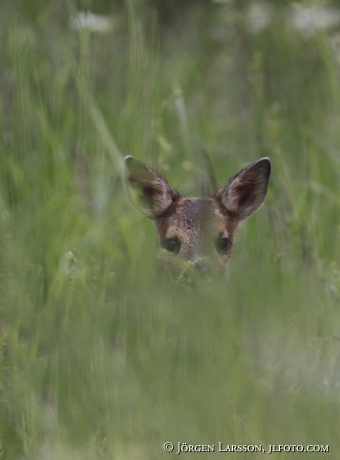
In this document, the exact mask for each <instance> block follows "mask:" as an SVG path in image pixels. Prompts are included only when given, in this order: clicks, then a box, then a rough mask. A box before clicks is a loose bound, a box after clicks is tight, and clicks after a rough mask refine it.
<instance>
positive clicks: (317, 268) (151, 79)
mask: <svg viewBox="0 0 340 460" xmlns="http://www.w3.org/2000/svg"><path fill="white" fill-rule="evenodd" d="M250 3H251V2H250ZM237 8H238V6H237ZM287 8H288V7H287ZM103 9H105V4H104V3H103ZM108 9H109V8H107V9H106V13H110V14H111V16H110V17H111V19H112V24H113V28H112V30H110V31H109V32H106V33H99V32H91V31H89V30H88V29H86V28H82V29H80V30H72V29H71V28H70V27H69V19H70V17H71V16H72V15H74V14H75V13H76V11H77V10H76V3H73V2H68V3H67V6H65V5H64V6H63V5H59V6H57V5H52V4H45V2H39V1H37V2H35V3H32V5H31V8H29V7H28V6H26V7H25V8H24V7H23V6H22V5H21V3H20V2H3V3H1V5H0V13H1V14H0V21H1V23H0V25H1V30H2V32H1V44H2V46H1V47H0V58H1V63H2V65H1V66H0V86H1V92H2V96H1V110H0V114H1V116H0V123H1V132H2V137H1V141H0V155H1V157H0V158H1V159H0V211H1V219H0V227H1V233H0V239H1V243H0V251H1V257H0V274H1V291H0V295H1V297H0V299H1V301H0V320H1V328H0V332H1V335H0V340H1V357H0V372H1V387H0V400H1V408H0V458H3V459H12V458H13V459H22V458H24V459H26V458H27V459H39V460H40V459H44V460H45V459H78V458H79V459H82V460H83V459H86V458H89V459H91V460H93V459H97V458H98V459H99V458H105V459H127V460H132V459H143V460H144V459H159V458H174V457H175V453H176V446H177V442H186V443H188V444H193V445H201V444H209V445H211V444H215V445H216V446H217V444H218V442H219V441H220V442H223V444H224V445H227V444H261V445H263V447H264V448H265V449H266V450H267V451H268V446H269V445H270V444H289V445H291V444H299V445H304V446H307V445H309V444H312V445H317V444H320V445H325V446H326V445H329V449H330V453H324V454H323V453H319V454H315V455H317V458H328V459H333V458H337V454H336V452H337V451H338V450H339V447H340V445H339V439H340V438H339V428H338V427H339V426H340V425H339V403H340V394H339V383H340V380H339V379H340V353H339V352H340V342H339V340H340V314H339V308H338V307H339V289H340V266H339V255H340V247H339V228H340V227H339V206H340V194H339V183H340V181H339V179H340V177H339V176H340V172H339V171H340V169H339V158H340V156H339V153H338V148H339V147H338V146H339V145H340V131H339V129H338V121H339V109H340V99H339V94H340V82H339V68H338V55H337V54H336V53H337V51H336V48H335V47H334V46H333V45H334V44H335V43H336V39H337V36H336V32H332V33H328V32H324V31H318V33H316V34H315V35H314V36H312V37H309V38H306V37H303V36H301V35H299V33H298V32H297V31H295V30H294V29H293V28H292V27H291V26H290V25H289V23H288V19H287V18H288V17H289V16H288V14H287V11H288V10H287V9H284V8H280V9H277V10H275V14H274V19H273V20H272V23H271V24H270V25H268V27H267V28H266V29H264V30H263V31H262V32H259V33H258V34H251V33H250V32H249V30H248V29H247V26H246V17H247V16H246V15H247V11H246V8H244V9H241V10H236V6H235V7H233V5H232V4H231V2H230V3H228V2H220V3H215V4H213V5H210V6H209V8H208V9H205V7H204V4H201V3H197V4H195V3H194V4H192V5H190V7H188V8H187V9H184V10H183V11H182V13H179V14H178V15H177V16H176V15H174V16H173V17H172V23H171V24H168V23H167V22H166V21H165V22H160V21H159V19H158V17H157V14H156V8H148V7H146V4H145V3H144V2H143V3H142V2H141V3H138V2H134V1H132V0H127V1H126V2H122V3H121V4H117V5H116V4H113V6H112V10H110V11H108ZM202 149H204V150H206V151H207V152H208V155H209V157H210V159H211V162H212V164H213V166H214V169H215V171H216V176H217V181H218V183H219V185H223V184H224V183H225V182H226V180H227V179H228V177H230V176H231V175H232V174H234V173H235V172H236V171H237V170H239V169H240V168H242V167H243V166H244V165H246V164H248V163H250V162H252V161H254V160H256V159H257V158H260V157H261V156H266V155H268V156H270V157H271V160H272V163H273V174H272V178H271V184H270V190H269V194H268V198H267V200H266V203H265V205H264V206H263V208H262V209H261V210H260V211H259V213H258V214H256V216H254V217H252V218H251V219H250V220H249V222H247V223H246V224H245V225H244V226H243V227H242V229H241V230H240V233H239V235H238V237H237V240H236V243H235V249H234V254H233V260H232V262H231V266H230V273H229V276H228V279H227V280H225V281H223V282H216V283H213V284H212V285H207V286H204V287H202V288H201V289H198V290H193V291H191V290H187V289H185V288H183V287H181V286H177V285H176V284H174V283H172V282H171V281H170V280H168V279H167V278H164V276H163V275H162V274H161V273H160V270H159V266H158V262H157V256H156V254H157V253H156V243H155V235H154V229H153V228H152V224H151V223H150V222H148V221H144V219H143V218H142V217H141V216H140V215H139V214H138V213H136V212H135V211H134V210H133V209H132V208H131V207H130V205H129V203H128V201H127V198H126V196H125V190H124V185H123V161H122V160H123V156H124V155H127V154H132V155H135V156H136V157H138V158H139V159H141V160H143V161H145V162H147V163H149V164H150V165H152V166H153V167H155V168H158V170H159V171H160V172H161V173H162V174H164V175H165V176H166V177H167V178H168V179H169V181H170V183H171V185H172V186H174V187H176V188H177V189H179V190H180V191H181V192H183V194H187V195H194V194H198V193H200V191H201V190H202V189H204V190H205V189H206V188H207V187H208V188H209V179H208V178H207V177H206V172H205V169H206V168H205V165H204V161H203V156H202V153H201V151H202ZM166 441H171V442H173V443H174V444H175V451H174V452H173V453H165V452H164V451H163V449H162V446H163V444H164V442H166ZM181 455H186V456H188V458H190V456H192V455H193V454H190V453H187V454H184V453H183V454H181ZM201 455H202V456H203V455H204V456H205V458H210V457H211V458H213V456H215V455H218V453H216V452H215V453H204V454H203V453H202V454H201ZM222 455H223V454H222ZM272 455H273V456H274V457H275V458H277V459H280V458H286V457H287V458H295V456H296V457H297V456H298V458H304V456H305V457H307V456H308V458H309V455H310V454H307V453H306V454H294V453H289V454H288V453H284V452H283V453H275V454H272ZM248 456H249V455H247V454H242V453H241V454H239V456H238V458H245V457H247V458H248ZM252 458H254V460H255V459H257V458H263V454H262V453H261V454H255V453H254V454H252Z"/></svg>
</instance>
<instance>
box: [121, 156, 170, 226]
mask: <svg viewBox="0 0 340 460" xmlns="http://www.w3.org/2000/svg"><path fill="white" fill-rule="evenodd" d="M125 165H126V186H127V191H128V195H129V198H130V201H131V203H132V204H133V205H134V206H135V207H136V208H137V209H139V211H140V212H141V213H142V214H143V215H144V216H145V217H148V218H149V219H155V218H156V217H157V216H159V215H160V214H163V213H164V212H165V211H166V210H167V209H168V208H169V206H170V205H171V204H172V203H174V202H175V201H176V200H177V199H178V198H179V193H178V192H176V190H174V189H173V188H171V187H170V185H169V184H168V183H167V181H166V180H165V179H163V177H162V176H160V175H159V174H157V173H155V171H153V170H152V169H151V168H149V166H148V165H146V164H145V163H143V162H141V161H139V160H137V159H136V158H134V157H132V156H128V157H126V158H125ZM133 192H136V193H133ZM135 195H136V196H135Z"/></svg>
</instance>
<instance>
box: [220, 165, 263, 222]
mask: <svg viewBox="0 0 340 460" xmlns="http://www.w3.org/2000/svg"><path fill="white" fill-rule="evenodd" d="M270 172H271V163H270V160H269V158H261V159H260V160H258V161H256V162H255V163H252V164H251V165H249V166H248V167H247V168H245V169H243V170H242V171H240V172H239V173H237V174H236V175H235V176H233V177H232V178H231V179H229V181H228V183H227V184H226V185H225V186H224V187H222V188H221V189H220V190H219V191H218V192H217V193H216V194H215V195H214V197H215V198H216V199H217V200H219V201H220V203H221V204H222V205H223V206H224V207H225V208H226V209H227V210H228V211H230V212H232V213H233V214H235V216H236V217H237V218H238V219H239V220H244V219H247V218H248V217H250V216H251V215H252V214H254V212H256V211H257V210H258V209H259V208H260V206H261V205H262V204H263V202H264V199H265V197H266V195H267V189H268V182H269V177H270Z"/></svg>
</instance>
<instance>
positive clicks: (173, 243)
mask: <svg viewBox="0 0 340 460" xmlns="http://www.w3.org/2000/svg"><path fill="white" fill-rule="evenodd" d="M180 247H181V243H180V242H179V239H178V238H176V237H175V238H169V239H167V240H166V241H165V249H166V250H167V251H169V252H176V253H177V252H178V251H179V248H180Z"/></svg>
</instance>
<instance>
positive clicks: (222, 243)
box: [216, 237, 232, 254]
mask: <svg viewBox="0 0 340 460" xmlns="http://www.w3.org/2000/svg"><path fill="white" fill-rule="evenodd" d="M231 245H232V243H231V241H230V240H229V239H228V238H224V237H219V238H218V239H217V241H216V250H217V252H219V253H220V254H226V253H227V252H228V251H229V250H230V248H231Z"/></svg>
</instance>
